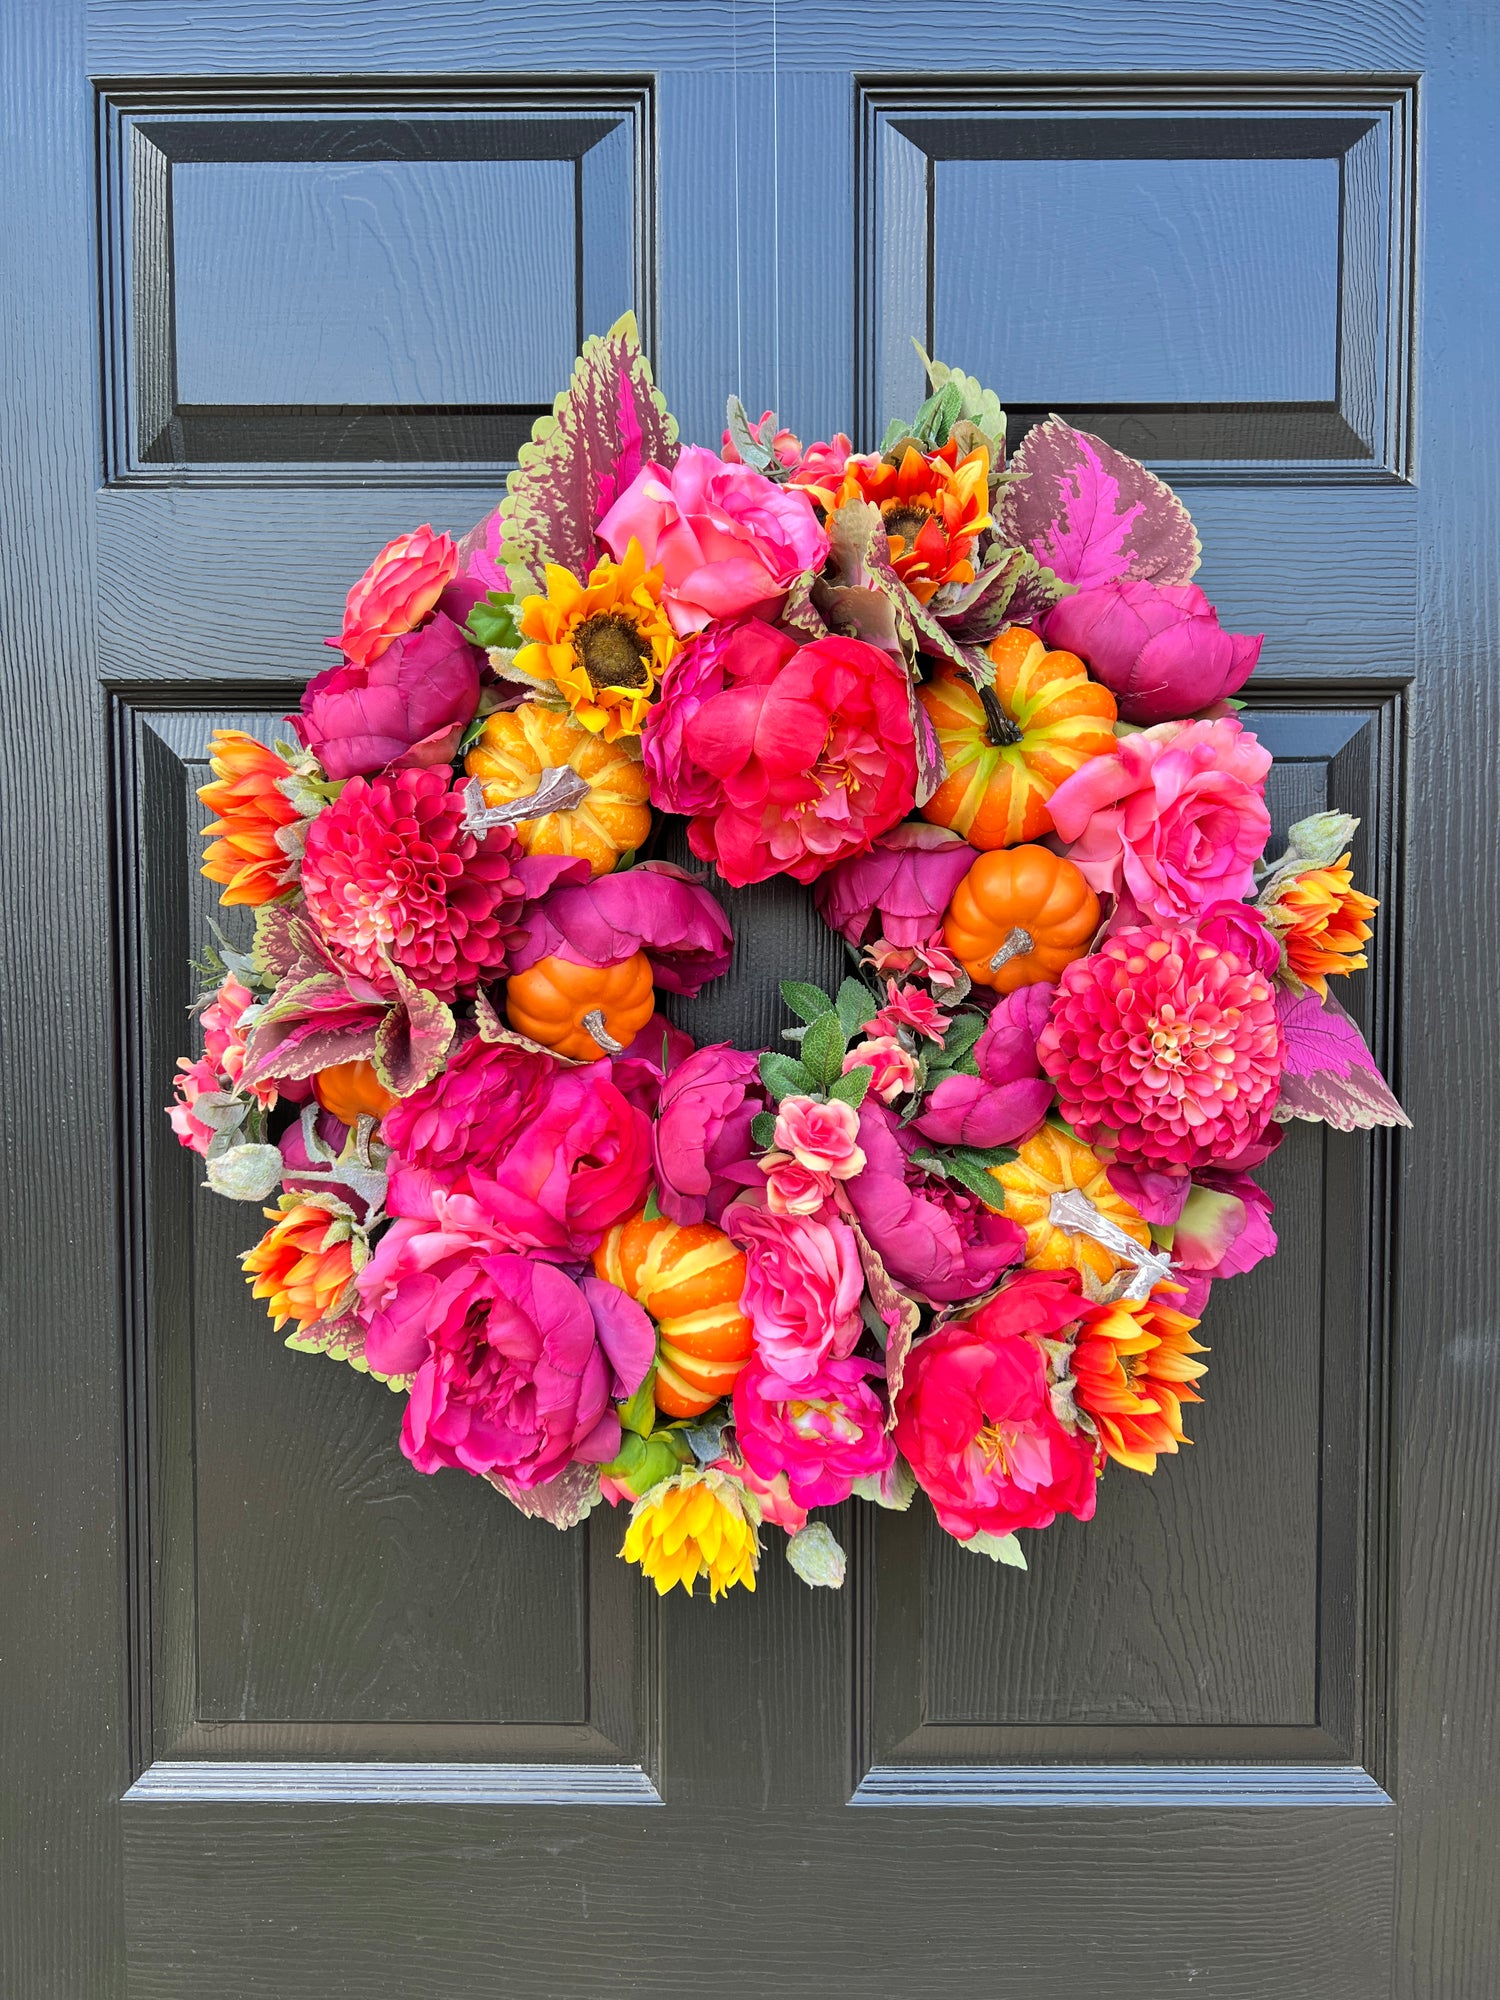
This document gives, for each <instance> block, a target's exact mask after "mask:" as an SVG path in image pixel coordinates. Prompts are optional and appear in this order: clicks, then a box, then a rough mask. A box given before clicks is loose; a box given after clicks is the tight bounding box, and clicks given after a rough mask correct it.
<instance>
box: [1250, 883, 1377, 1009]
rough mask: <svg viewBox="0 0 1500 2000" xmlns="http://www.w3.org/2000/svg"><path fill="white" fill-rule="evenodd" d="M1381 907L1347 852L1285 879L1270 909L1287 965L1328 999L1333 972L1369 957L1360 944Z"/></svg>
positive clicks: (1354, 966) (1357, 965) (1348, 969)
mask: <svg viewBox="0 0 1500 2000" xmlns="http://www.w3.org/2000/svg"><path fill="white" fill-rule="evenodd" d="M1379 907H1380V905H1379V904H1378V903H1377V902H1376V900H1375V898H1374V897H1373V896H1366V895H1362V894H1361V892H1360V891H1359V890H1358V889H1356V888H1355V887H1354V878H1353V874H1352V872H1351V870H1350V867H1349V856H1348V855H1347V854H1344V855H1341V856H1340V857H1339V859H1338V860H1337V861H1336V862H1335V863H1334V864H1333V866H1332V867H1331V868H1310V869H1309V870H1308V871H1307V873H1306V874H1305V875H1294V876H1293V877H1292V879H1291V880H1290V881H1289V882H1285V883H1283V884H1282V886H1281V887H1280V888H1279V889H1278V890H1277V891H1276V893H1275V896H1274V897H1273V899H1272V901H1271V903H1270V905H1269V906H1268V908H1267V910H1266V915H1267V916H1268V917H1269V918H1270V920H1271V922H1272V924H1273V925H1274V926H1275V928H1276V930H1277V932H1278V933H1279V935H1280V937H1281V941H1282V943H1283V944H1284V945H1285V947H1286V961H1287V964H1288V966H1289V967H1290V968H1291V970H1292V971H1293V972H1294V973H1295V974H1296V975H1297V977H1298V978H1299V979H1300V980H1301V981H1302V983H1303V985H1304V986H1310V987H1311V988H1312V989H1313V991H1314V992H1315V993H1316V994H1317V996H1318V998H1319V999H1320V1000H1326V999H1327V998H1328V975H1329V974H1330V973H1340V972H1358V971H1359V970H1360V968H1361V967H1362V966H1365V965H1367V964H1368V963H1369V960H1368V959H1367V958H1366V957H1365V954H1364V951H1363V948H1362V947H1363V946H1364V943H1365V941H1366V939H1367V938H1368V937H1369V935H1370V919H1371V917H1373V916H1374V914H1375V912H1376V911H1377V910H1378V909H1379Z"/></svg>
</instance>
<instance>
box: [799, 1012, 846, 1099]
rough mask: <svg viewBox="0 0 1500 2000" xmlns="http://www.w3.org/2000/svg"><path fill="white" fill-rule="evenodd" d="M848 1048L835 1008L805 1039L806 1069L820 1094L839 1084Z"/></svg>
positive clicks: (803, 1050) (812, 1027)
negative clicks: (838, 1080) (836, 1083)
mask: <svg viewBox="0 0 1500 2000" xmlns="http://www.w3.org/2000/svg"><path fill="white" fill-rule="evenodd" d="M848 1046H849V1044H848V1041H847V1039H846V1038H845V1035H844V1030H843V1028H842V1026H841V1025H840V1022H839V1017H838V1015H837V1014H836V1013H835V1012H834V1010H833V1008H832V1007H830V1008H829V1009H828V1012H827V1013H826V1014H820V1015H819V1016H818V1018H817V1020H816V1021H814V1022H813V1023H812V1024H811V1026H810V1027H809V1028H808V1031H807V1033H806V1034H805V1035H804V1036H803V1037H802V1065H803V1067H804V1068H805V1069H806V1070H807V1071H808V1073H809V1074H810V1075H811V1076H812V1078H813V1080H814V1081H815V1083H816V1084H817V1085H818V1088H819V1089H820V1090H827V1089H828V1088H829V1087H830V1085H832V1084H833V1083H834V1082H835V1081H836V1079H837V1077H838V1075H839V1071H840V1070H841V1069H842V1067H843V1062H844V1052H845V1050H846V1049H847V1048H848Z"/></svg>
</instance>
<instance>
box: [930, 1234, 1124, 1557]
mask: <svg viewBox="0 0 1500 2000" xmlns="http://www.w3.org/2000/svg"><path fill="white" fill-rule="evenodd" d="M1084 1304H1085V1302H1084V1299H1083V1295H1082V1293H1081V1292H1080V1290H1079V1287H1078V1279H1077V1277H1076V1276H1075V1274H1074V1273H1073V1272H1071V1271H1069V1272H1052V1271H1047V1272H1042V1271H1025V1272H1022V1273H1021V1274H1020V1275H1019V1276H1018V1277H1015V1278H1012V1279H1011V1281H1010V1283H1009V1284H1008V1285H1007V1286H1006V1287H1005V1289H1004V1291H1002V1292H1001V1293H1000V1295H999V1297H998V1298H995V1299H992V1300H991V1301H990V1303H989V1304H988V1305H987V1306H983V1307H981V1308H980V1310H979V1311H978V1312H977V1313H975V1315H974V1317H973V1318H972V1319H969V1320H961V1321H959V1322H958V1323H956V1324H955V1325H952V1326H945V1327H943V1328H941V1329H940V1331H938V1332H937V1333H934V1334H931V1335H929V1336H928V1338H927V1339H926V1340H922V1341H919V1342H918V1343H917V1345H916V1346H915V1347H914V1348H913V1349H912V1351H911V1353H910V1354H909V1355H908V1356H907V1361H906V1370H905V1374H904V1376H903V1378H902V1383H901V1389H900V1393H899V1394H898V1395H897V1398H896V1443H897V1444H898V1445H899V1446H900V1448H901V1451H902V1452H903V1454H904V1455H905V1457H906V1459H907V1461H908V1463H909V1464H910V1466H911V1469H912V1471H913V1472H914V1473H915V1474H916V1478H917V1484H918V1485H919V1486H920V1487H921V1488H922V1490H923V1491H924V1492H925V1493H926V1494H927V1495H928V1497H929V1498H930V1500H931V1501H932V1504H933V1509H934V1511H935V1512H936V1514H937V1517H938V1520H939V1521H940V1522H941V1523H942V1525H943V1526H944V1527H945V1528H946V1529H947V1530H948V1533H949V1534H950V1535H956V1536H957V1537H958V1539H959V1540H960V1541H961V1542H966V1541H969V1540H971V1539H972V1537H973V1536H975V1535H977V1534H986V1535H1007V1534H1010V1533H1011V1532H1012V1531H1013V1530H1015V1529H1017V1528H1045V1527H1049V1526H1050V1525H1051V1523H1052V1522H1053V1521H1054V1520H1055V1519H1056V1518H1057V1516H1058V1515H1059V1514H1073V1515H1075V1516H1076V1517H1077V1518H1078V1519H1079V1520H1080V1521H1087V1520H1090V1519H1091V1518H1092V1517H1093V1512H1094V1500H1095V1488H1096V1486H1097V1484H1098V1475H1097V1472H1096V1470H1095V1459H1094V1446H1093V1442H1092V1440H1091V1439H1090V1438H1089V1437H1088V1436H1087V1435H1085V1433H1084V1432H1082V1431H1081V1430H1077V1429H1074V1428H1070V1427H1069V1426H1067V1425H1065V1424H1064V1423H1063V1422H1062V1421H1061V1420H1060V1419H1059V1417H1058V1416H1057V1414H1056V1412H1055V1411H1054V1409H1053V1406H1052V1396H1051V1391H1050V1388H1049V1385H1048V1381H1047V1366H1046V1361H1045V1358H1044V1356H1043V1352H1042V1349H1041V1347H1040V1346H1039V1345H1038V1342H1039V1340H1043V1339H1055V1338H1056V1337H1057V1336H1058V1335H1059V1334H1061V1333H1062V1332H1063V1330H1064V1329H1065V1328H1066V1327H1067V1326H1068V1324H1069V1323H1070V1322H1071V1321H1073V1320H1076V1319H1077V1318H1078V1316H1079V1314H1080V1313H1081V1312H1082V1311H1083V1310H1084Z"/></svg>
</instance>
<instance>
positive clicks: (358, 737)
mask: <svg viewBox="0 0 1500 2000" xmlns="http://www.w3.org/2000/svg"><path fill="white" fill-rule="evenodd" d="M478 705H479V654H478V652H477V651H476V649H475V648H474V647H473V646H471V645H470V644H469V642H468V640H467V639H466V638H465V637H464V635H463V633H462V632H461V631H460V630H459V628H458V626H457V625H455V624H454V622H453V620H452V619H451V618H448V617H445V616H444V614H443V613H442V612H441V611H440V612H438V613H437V614H436V616H434V617H433V618H431V619H430V620H429V621H428V623H427V624H425V625H424V626H423V627H422V629H421V631H420V632H408V633H406V634H405V635H404V636H402V637H401V638H398V639H394V640H392V641H391V643H390V644H389V645H388V646H385V647H383V648H382V649H381V651H380V653H379V654H378V656H377V657H376V658H374V659H373V660H372V661H371V662H370V663H369V664H367V665H360V664H358V663H357V662H355V661H353V660H346V661H344V662H343V663H342V664H341V665H339V666H337V667H330V668H329V669H328V672H327V673H325V674H319V675H318V676H317V678H316V680H312V681H309V682H308V685H307V688H306V690H305V692H304V694H303V696H302V712H301V713H300V715H294V716H292V717H291V718H290V720H291V723H292V727H293V728H294V729H295V730H296V732H297V735H298V736H299V738H300V739H301V741H302V743H303V746H304V747H305V748H306V749H308V750H311V751H312V753H313V755H314V756H315V757H316V758H317V760H318V762H319V763H320V764H321V765H322V766H323V769H324V770H325V771H326V772H327V773H328V775H329V777H330V778H354V777H358V776H360V775H362V774H365V773H368V772H371V771H380V770H384V769H385V768H386V766H387V765H391V764H400V765H403V766H421V765H426V764H447V763H449V762H450V761H451V760H452V757H453V754H454V752H455V751H456V750H457V748H458V739H459V737H460V736H461V735H462V734H463V732H464V730H465V728H466V727H467V725H468V724H469V723H470V722H471V721H472V720H473V716H474V711H475V709H476V708H477V707H478Z"/></svg>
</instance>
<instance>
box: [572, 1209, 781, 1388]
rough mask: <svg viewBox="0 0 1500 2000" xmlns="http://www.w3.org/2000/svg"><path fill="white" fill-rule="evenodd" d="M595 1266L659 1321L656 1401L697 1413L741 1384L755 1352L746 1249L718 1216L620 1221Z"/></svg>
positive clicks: (596, 1254) (642, 1217)
mask: <svg viewBox="0 0 1500 2000" xmlns="http://www.w3.org/2000/svg"><path fill="white" fill-rule="evenodd" d="M594 1269H595V1270H596V1271H597V1272H598V1274H599V1276H600V1277H601V1278H605V1279H607V1280H608V1281H609V1283H610V1284H612V1285H618V1286H619V1288H620V1290H621V1291H622V1292H626V1293H628V1294H629V1296H630V1297H631V1298H633V1299H636V1300H638V1301H639V1303H640V1304H641V1305H643V1306H644V1307H645V1309H646V1311H647V1312H648V1313H649V1314H650V1315H651V1317H652V1319H654V1320H655V1321H656V1328H657V1346H656V1407H657V1408H658V1409H659V1410H663V1411H665V1412H666V1414H667V1415H668V1416H669V1417H696V1416H697V1415H698V1414H699V1412H700V1411H703V1410H706V1409H707V1408H708V1407H709V1405H710V1404H711V1403H716V1402H717V1401H718V1400H719V1398H720V1397H721V1396H725V1395H727V1394H728V1393H729V1391H730V1390H731V1389H732V1388H733V1387H734V1378H735V1376H736V1375H738V1374H739V1372H740V1370H741V1369H742V1368H743V1367H744V1365H745V1363H746V1362H747V1361H748V1360H749V1359H750V1348H751V1332H750V1322H749V1320H748V1319H747V1318H746V1317H745V1315H744V1313H742V1312H741V1311H740V1293H741V1292H742V1291H743V1290H744V1286H745V1256H744V1252H743V1251H741V1250H736V1249H735V1247H734V1245H733V1244H732V1243H731V1242H730V1240H729V1238H728V1237H727V1236H726V1235H725V1234H724V1232H723V1230H722V1229H715V1228H714V1227H713V1225H712V1224H711V1223H707V1222H694V1223H677V1222H668V1221H667V1220H666V1219H665V1218H663V1217H659V1218H658V1219H657V1220H655V1221H653V1222H648V1221H647V1220H646V1217H645V1214H644V1212H643V1213H642V1214H640V1215H634V1216H632V1217H631V1218H630V1220H629V1221H628V1222H617V1223H616V1224H615V1226H614V1228H613V1229H611V1230H610V1232H609V1234H608V1235H607V1236H606V1237H605V1239H604V1241H603V1242H602V1243H601V1244H600V1245H599V1248H598V1249H597V1250H596V1251H595V1252H594Z"/></svg>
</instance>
